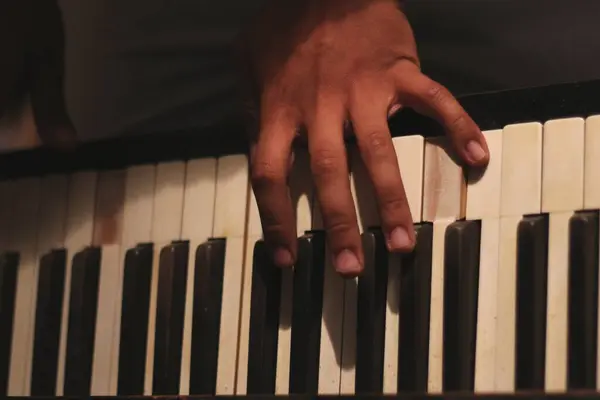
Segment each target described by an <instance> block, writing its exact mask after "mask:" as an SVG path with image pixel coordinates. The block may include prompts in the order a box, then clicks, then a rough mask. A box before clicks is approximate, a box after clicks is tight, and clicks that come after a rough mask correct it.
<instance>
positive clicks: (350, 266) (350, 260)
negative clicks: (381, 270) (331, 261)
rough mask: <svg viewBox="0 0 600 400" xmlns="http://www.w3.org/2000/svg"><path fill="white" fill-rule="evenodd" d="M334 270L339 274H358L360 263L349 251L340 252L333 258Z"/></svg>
mask: <svg viewBox="0 0 600 400" xmlns="http://www.w3.org/2000/svg"><path fill="white" fill-rule="evenodd" d="M335 269H336V270H337V271H338V272H339V273H341V274H358V273H359V272H360V269H361V267H360V262H358V258H357V257H356V256H355V255H354V253H352V252H351V251H350V250H342V251H341V252H340V253H339V254H338V255H337V257H336V258H335Z"/></svg>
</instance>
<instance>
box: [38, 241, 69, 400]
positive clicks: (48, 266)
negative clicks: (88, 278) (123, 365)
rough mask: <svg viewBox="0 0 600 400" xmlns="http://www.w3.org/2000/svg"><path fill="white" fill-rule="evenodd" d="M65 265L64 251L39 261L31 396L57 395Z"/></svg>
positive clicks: (51, 254) (65, 254) (56, 252)
mask: <svg viewBox="0 0 600 400" xmlns="http://www.w3.org/2000/svg"><path fill="white" fill-rule="evenodd" d="M66 263H67V252H66V250H64V249H60V250H53V251H51V252H50V253H48V254H45V255H44V256H43V257H42V259H41V260H40V270H39V275H38V289H37V305H36V311H35V333H34V335H35V336H34V342H33V359H32V364H31V395H32V396H54V395H55V394H56V374H57V370H58V349H59V347H60V326H61V322H62V310H63V297H64V288H65V269H66Z"/></svg>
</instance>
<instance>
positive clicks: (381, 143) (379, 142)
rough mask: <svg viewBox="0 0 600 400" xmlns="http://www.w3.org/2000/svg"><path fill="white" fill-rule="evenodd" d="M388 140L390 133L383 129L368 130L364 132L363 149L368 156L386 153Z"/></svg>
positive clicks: (388, 146) (388, 145)
mask: <svg viewBox="0 0 600 400" xmlns="http://www.w3.org/2000/svg"><path fill="white" fill-rule="evenodd" d="M390 142H391V141H390V135H389V134H388V133H387V132H386V131H385V130H383V129H375V130H370V131H367V133H366V134H365V150H366V152H367V154H368V155H369V156H370V157H382V156H385V155H387V154H388V150H389V149H390V148H391V146H390V144H391V143H390Z"/></svg>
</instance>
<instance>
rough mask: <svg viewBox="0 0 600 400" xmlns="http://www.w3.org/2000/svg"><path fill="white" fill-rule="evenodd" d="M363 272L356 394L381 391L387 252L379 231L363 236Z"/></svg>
mask: <svg viewBox="0 0 600 400" xmlns="http://www.w3.org/2000/svg"><path fill="white" fill-rule="evenodd" d="M362 244H363V249H364V252H365V269H364V271H363V273H362V274H361V275H360V277H359V278H358V287H357V310H356V380H355V385H356V386H355V392H356V394H375V393H381V392H382V390H383V359H384V352H385V315H386V306H387V304H386V300H387V291H386V289H387V276H388V268H387V266H388V252H387V248H386V245H385V238H384V236H383V233H382V232H381V231H380V230H370V231H368V232H365V233H363V234H362Z"/></svg>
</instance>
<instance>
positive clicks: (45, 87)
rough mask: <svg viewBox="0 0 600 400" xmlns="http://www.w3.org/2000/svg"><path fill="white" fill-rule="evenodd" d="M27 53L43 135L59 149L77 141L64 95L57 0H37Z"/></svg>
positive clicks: (35, 105) (33, 103)
mask: <svg viewBox="0 0 600 400" xmlns="http://www.w3.org/2000/svg"><path fill="white" fill-rule="evenodd" d="M34 11H35V12H34V13H32V18H33V26H35V28H36V29H35V31H34V32H32V45H31V51H30V52H29V54H28V57H27V62H28V64H29V74H30V76H29V82H30V84H29V89H30V96H31V106H32V109H33V114H34V118H35V122H36V126H37V130H38V134H39V135H40V138H41V139H42V141H43V142H44V143H45V144H49V145H53V146H55V147H59V148H65V147H69V146H71V145H73V144H74V142H75V130H74V129H73V125H72V124H71V120H70V118H69V116H68V113H67V108H66V103H65V96H64V34H63V27H62V18H61V14H60V9H59V7H58V4H56V1H48V2H40V4H37V3H36V7H34Z"/></svg>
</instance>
